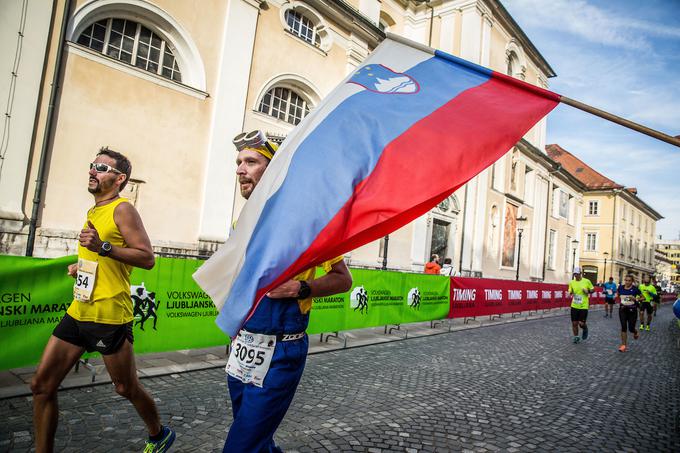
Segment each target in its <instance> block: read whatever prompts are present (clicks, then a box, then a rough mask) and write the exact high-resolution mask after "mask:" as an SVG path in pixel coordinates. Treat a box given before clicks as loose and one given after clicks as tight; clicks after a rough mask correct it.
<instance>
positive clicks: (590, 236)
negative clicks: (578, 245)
mask: <svg viewBox="0 0 680 453" xmlns="http://www.w3.org/2000/svg"><path fill="white" fill-rule="evenodd" d="M586 252H597V233H586Z"/></svg>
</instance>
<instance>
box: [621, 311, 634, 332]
mask: <svg viewBox="0 0 680 453" xmlns="http://www.w3.org/2000/svg"><path fill="white" fill-rule="evenodd" d="M619 321H621V332H625V331H626V330H628V332H630V333H634V332H635V324H636V322H637V310H636V309H635V307H631V308H628V307H620V308H619Z"/></svg>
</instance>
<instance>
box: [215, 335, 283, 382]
mask: <svg viewBox="0 0 680 453" xmlns="http://www.w3.org/2000/svg"><path fill="white" fill-rule="evenodd" d="M275 347H276V335H262V334H258V333H250V332H247V331H245V330H241V332H239V334H238V335H237V336H236V340H234V343H233V344H232V345H231V354H229V360H228V361H227V366H226V368H225V369H224V370H225V371H226V372H227V374H228V375H229V376H231V377H233V378H236V379H238V380H239V381H241V382H243V383H244V384H250V383H252V384H253V385H256V386H257V387H262V384H263V383H264V378H265V377H266V376H267V372H269V365H270V364H271V361H272V356H273V355H274V348H275Z"/></svg>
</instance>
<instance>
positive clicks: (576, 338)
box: [572, 336, 581, 344]
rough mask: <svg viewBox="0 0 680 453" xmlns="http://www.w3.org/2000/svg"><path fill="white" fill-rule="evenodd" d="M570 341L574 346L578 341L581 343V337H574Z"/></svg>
mask: <svg viewBox="0 0 680 453" xmlns="http://www.w3.org/2000/svg"><path fill="white" fill-rule="evenodd" d="M572 341H573V342H574V344H576V343H578V342H579V341H581V337H579V336H575V337H574V338H573V339H572Z"/></svg>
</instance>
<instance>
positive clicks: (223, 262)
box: [193, 40, 432, 310]
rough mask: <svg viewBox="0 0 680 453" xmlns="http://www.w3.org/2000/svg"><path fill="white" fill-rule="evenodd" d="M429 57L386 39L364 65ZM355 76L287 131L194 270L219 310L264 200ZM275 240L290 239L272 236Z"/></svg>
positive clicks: (399, 67)
mask: <svg viewBox="0 0 680 453" xmlns="http://www.w3.org/2000/svg"><path fill="white" fill-rule="evenodd" d="M428 58H432V55H431V54H427V53H425V52H422V51H420V50H417V49H414V48H412V47H409V46H407V45H404V44H401V43H397V42H395V41H391V40H385V41H383V42H382V43H381V44H380V45H379V46H378V47H377V48H376V49H375V51H374V52H373V53H372V54H371V55H370V56H369V57H368V58H367V59H366V61H365V62H364V63H363V64H364V65H365V64H372V63H373V62H375V63H378V64H383V65H385V66H388V67H389V68H390V69H392V70H393V71H395V72H404V71H406V70H407V69H409V68H411V67H413V66H415V65H417V64H418V63H421V62H423V61H424V60H427V59H428ZM353 75H354V74H353V72H352V73H350V74H349V75H348V76H347V77H346V78H345V79H344V80H343V82H342V83H341V84H339V85H338V86H337V87H336V88H335V89H334V90H333V91H332V92H331V93H330V94H329V95H328V96H326V97H325V98H324V100H323V101H322V102H321V103H320V104H319V105H318V106H317V107H316V108H315V109H314V110H313V111H312V112H311V113H310V114H309V115H307V117H306V118H305V119H304V120H303V121H302V122H301V123H300V124H299V125H298V126H297V127H296V128H294V129H293V130H292V131H291V132H290V133H289V134H288V137H287V138H286V140H285V141H284V142H283V144H282V146H281V147H280V148H279V150H278V152H277V153H276V155H275V156H274V159H272V161H271V163H270V164H269V167H268V168H267V171H266V172H265V173H264V175H263V177H262V179H261V180H260V182H259V184H258V185H257V187H256V188H255V190H254V191H253V193H252V194H251V196H250V198H249V200H248V202H247V203H246V204H245V206H244V208H243V210H242V212H241V214H240V216H239V219H238V225H237V227H236V229H235V230H234V231H233V232H232V234H231V236H230V237H229V238H228V239H227V242H226V243H225V244H224V245H223V246H222V247H220V248H219V250H217V252H215V254H214V255H213V256H212V257H210V259H208V260H207V261H206V262H205V263H204V264H203V265H202V266H201V267H200V268H199V269H198V270H197V271H196V272H195V273H194V275H193V278H194V280H195V281H196V283H198V285H199V286H200V287H201V288H202V289H203V290H204V291H205V292H206V294H208V295H209V296H210V298H211V299H212V300H213V303H214V304H215V306H216V307H217V309H218V310H221V309H222V307H223V306H224V303H225V301H226V300H227V297H228V296H229V292H230V291H231V287H232V285H233V283H234V280H235V279H236V277H237V276H238V275H239V272H240V271H241V268H242V266H243V262H244V260H245V254H246V250H247V248H248V244H249V242H250V238H251V236H252V234H253V231H254V230H255V227H256V225H257V222H258V220H259V218H260V216H261V215H262V210H263V208H264V206H265V203H266V202H267V200H268V199H269V198H270V197H271V196H272V195H273V194H275V193H276V191H277V190H278V189H279V187H281V184H282V183H283V181H284V180H285V178H286V176H287V172H288V167H289V165H290V162H291V160H292V158H293V155H294V154H295V150H296V149H297V148H298V146H299V145H300V144H301V143H302V142H303V141H304V140H305V139H306V138H307V136H309V134H310V133H311V132H312V131H314V129H315V128H316V127H317V126H318V125H319V124H320V123H321V122H322V121H323V120H324V119H325V118H326V116H327V115H328V114H329V113H330V112H332V111H333V110H334V109H335V108H336V107H338V105H340V104H341V103H342V102H344V101H345V100H346V99H347V98H349V97H351V96H353V95H354V94H356V93H358V92H361V91H363V90H364V88H363V87H361V86H359V85H356V84H354V83H346V82H347V80H349V79H350V78H351V77H352V76H353ZM319 152H323V150H319ZM272 240H287V239H286V238H272ZM290 264H293V263H290ZM252 302H253V303H254V302H255V301H252Z"/></svg>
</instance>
